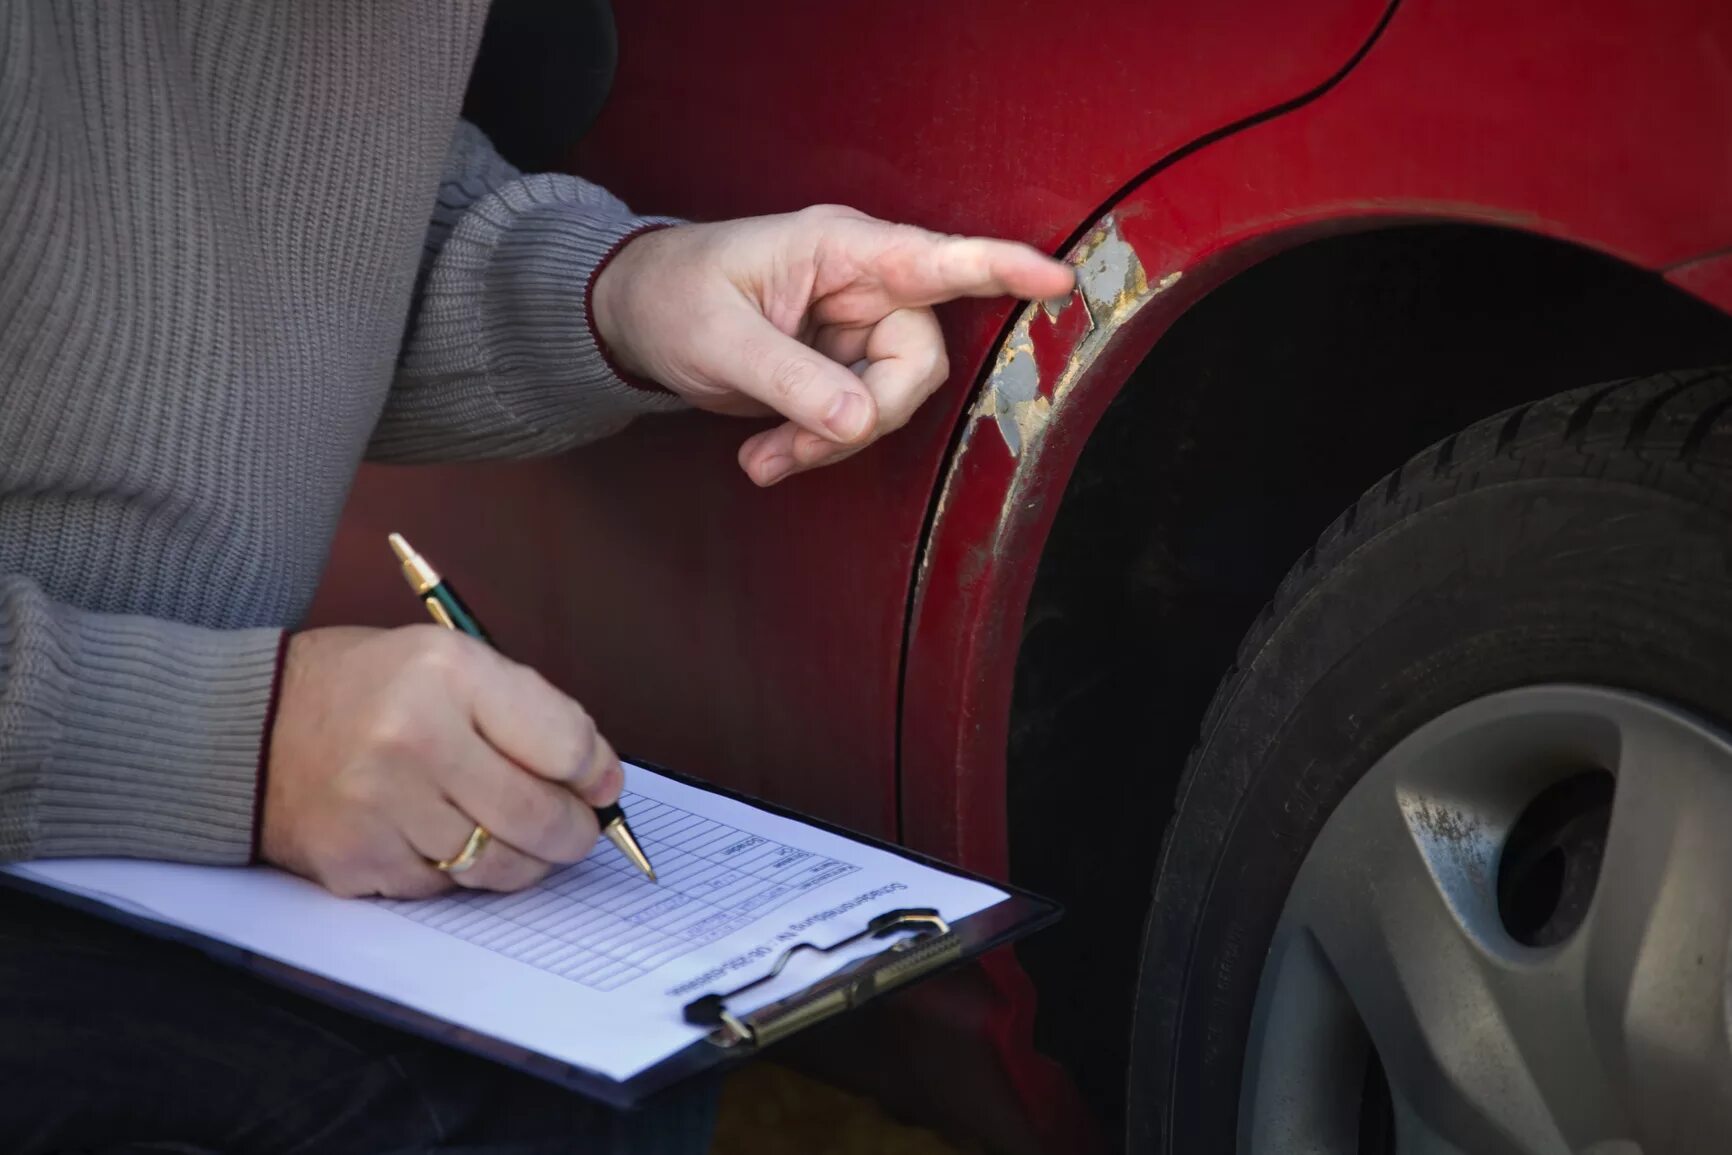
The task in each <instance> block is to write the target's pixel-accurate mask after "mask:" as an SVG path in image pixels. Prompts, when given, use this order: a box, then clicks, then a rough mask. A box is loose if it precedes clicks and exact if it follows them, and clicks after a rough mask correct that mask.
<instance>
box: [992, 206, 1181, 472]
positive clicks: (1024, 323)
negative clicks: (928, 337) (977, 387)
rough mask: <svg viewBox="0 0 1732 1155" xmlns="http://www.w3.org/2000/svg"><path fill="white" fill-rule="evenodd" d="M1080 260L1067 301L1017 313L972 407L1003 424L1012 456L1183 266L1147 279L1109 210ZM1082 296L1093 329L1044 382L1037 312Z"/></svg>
mask: <svg viewBox="0 0 1732 1155" xmlns="http://www.w3.org/2000/svg"><path fill="white" fill-rule="evenodd" d="M1069 261H1070V263H1071V264H1072V265H1074V266H1075V267H1076V271H1077V287H1076V291H1075V292H1074V293H1073V294H1071V297H1068V298H1066V299H1065V300H1063V301H1044V302H1040V303H1038V304H1030V305H1028V306H1026V307H1024V309H1023V310H1022V312H1021V313H1020V314H1019V315H1018V316H1017V319H1016V324H1015V325H1013V326H1012V327H1011V330H1010V336H1009V338H1008V339H1007V340H1006V341H1005V343H1004V345H1003V346H1002V347H1001V348H1000V349H999V352H998V361H997V363H996V364H995V365H994V366H993V368H992V372H991V373H990V374H988V376H987V379H986V389H985V390H984V392H982V394H981V397H980V401H979V403H978V404H977V405H976V406H975V408H974V414H973V415H974V417H976V418H977V419H979V418H988V417H990V418H991V419H992V420H993V421H994V422H995V423H996V424H997V426H998V431H999V434H1000V435H1001V436H1002V437H1003V438H1004V444H1005V447H1006V448H1007V449H1009V450H1010V453H1011V456H1013V457H1021V456H1022V455H1023V453H1024V452H1025V451H1026V450H1027V449H1028V448H1029V447H1030V446H1031V445H1033V444H1034V443H1035V442H1036V441H1037V440H1038V439H1039V437H1040V435H1041V433H1042V431H1043V430H1045V428H1046V424H1047V422H1048V421H1049V420H1051V418H1052V414H1053V411H1054V409H1055V408H1057V406H1058V405H1059V404H1060V403H1061V402H1063V400H1064V398H1065V395H1066V394H1067V393H1069V392H1070V390H1071V387H1072V386H1074V385H1075V384H1076V382H1077V380H1078V379H1079V378H1080V377H1081V376H1082V374H1083V371H1084V370H1086V369H1087V368H1088V367H1089V366H1090V365H1092V364H1093V363H1094V361H1095V359H1096V358H1097V357H1099V356H1100V353H1101V350H1102V349H1103V348H1104V347H1105V346H1106V344H1107V342H1108V341H1110V340H1111V339H1112V337H1113V335H1114V334H1115V333H1117V332H1118V330H1119V329H1120V328H1122V327H1123V326H1124V324H1125V322H1126V321H1128V320H1130V319H1131V317H1132V316H1134V315H1135V314H1136V312H1137V310H1138V309H1140V308H1142V307H1143V306H1144V305H1145V304H1147V303H1148V302H1149V301H1150V300H1151V299H1153V298H1154V297H1156V296H1158V295H1159V294H1161V293H1164V292H1166V291H1167V290H1168V289H1170V288H1172V287H1173V286H1174V285H1175V284H1177V283H1178V281H1179V276H1180V274H1178V273H1176V272H1174V273H1168V274H1167V275H1166V276H1164V277H1162V278H1160V279H1159V280H1157V281H1155V282H1154V283H1152V284H1151V283H1150V281H1149V278H1148V274H1147V273H1146V272H1145V271H1144V269H1143V262H1142V260H1141V259H1140V258H1139V257H1138V256H1137V252H1136V250H1135V249H1134V248H1132V247H1131V244H1130V242H1129V241H1127V240H1125V237H1124V234H1123V233H1121V232H1120V231H1119V225H1118V221H1117V220H1115V219H1114V218H1113V217H1112V216H1110V215H1109V216H1107V217H1105V218H1103V219H1102V221H1101V223H1100V224H1099V225H1098V226H1097V227H1096V228H1095V229H1094V231H1093V232H1091V233H1090V234H1089V235H1088V237H1087V238H1085V239H1084V240H1083V242H1082V243H1081V244H1079V245H1078V246H1077V247H1076V248H1075V249H1074V250H1073V251H1072V252H1071V254H1070V257H1069ZM1077 298H1080V300H1081V303H1082V307H1083V309H1084V310H1085V312H1086V314H1087V317H1088V329H1087V330H1086V331H1085V332H1084V333H1083V336H1082V337H1081V339H1079V340H1078V341H1077V343H1076V346H1075V347H1074V348H1073V349H1072V350H1071V352H1070V355H1069V356H1068V357H1067V358H1066V359H1065V364H1064V368H1063V369H1062V370H1060V372H1059V374H1058V376H1057V377H1056V378H1055V379H1054V380H1053V381H1052V382H1051V387H1050V388H1047V389H1042V388H1041V385H1042V382H1041V379H1040V369H1039V367H1038V366H1037V365H1036V363H1035V359H1034V338H1033V335H1032V326H1033V324H1034V319H1035V316H1036V314H1037V313H1040V312H1044V313H1045V314H1046V316H1047V318H1048V320H1049V321H1050V320H1052V319H1055V318H1057V317H1058V315H1059V314H1060V313H1062V312H1063V311H1064V310H1065V309H1066V308H1067V307H1068V306H1069V303H1070V301H1071V300H1072V299H1077Z"/></svg>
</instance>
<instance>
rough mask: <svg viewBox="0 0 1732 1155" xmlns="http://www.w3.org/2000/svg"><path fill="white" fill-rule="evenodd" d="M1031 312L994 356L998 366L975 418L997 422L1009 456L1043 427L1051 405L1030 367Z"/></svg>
mask: <svg viewBox="0 0 1732 1155" xmlns="http://www.w3.org/2000/svg"><path fill="white" fill-rule="evenodd" d="M1033 321H1034V310H1033V308H1032V307H1031V308H1027V309H1024V310H1023V312H1022V315H1021V316H1020V317H1018V318H1017V319H1016V324H1015V326H1014V327H1012V329H1011V331H1010V339H1009V340H1007V341H1006V342H1005V343H1004V347H1003V348H1001V349H1000V350H999V352H998V364H996V365H994V366H993V368H992V375H991V376H990V377H989V378H988V379H987V389H986V392H985V393H983V394H982V395H981V398H980V406H979V408H978V409H977V410H976V415H977V416H981V417H991V418H992V419H993V420H995V421H997V422H998V431H999V433H1000V434H1002V435H1003V437H1004V443H1005V444H1006V445H1007V446H1009V447H1010V452H1011V453H1012V455H1017V454H1020V453H1021V452H1022V447H1023V446H1024V445H1025V444H1026V443H1027V442H1028V440H1029V438H1030V437H1032V436H1033V435H1035V434H1036V433H1038V432H1039V431H1040V427H1041V426H1042V425H1045V424H1046V418H1047V414H1048V412H1049V411H1050V410H1051V408H1052V402H1050V401H1048V400H1047V399H1046V398H1045V397H1042V396H1041V395H1040V370H1039V368H1038V367H1037V366H1036V365H1035V363H1034V338H1033V337H1032V336H1030V335H1029V326H1030V324H1031V323H1033Z"/></svg>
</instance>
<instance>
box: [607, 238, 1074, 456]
mask: <svg viewBox="0 0 1732 1155" xmlns="http://www.w3.org/2000/svg"><path fill="white" fill-rule="evenodd" d="M1073 284H1074V277H1073V274H1072V272H1071V270H1070V267H1069V266H1067V265H1064V264H1062V263H1060V262H1058V261H1055V260H1053V259H1051V258H1050V257H1047V256H1045V255H1043V254H1041V253H1039V252H1037V251H1036V250H1034V249H1031V248H1029V247H1028V246H1026V245H1019V244H1012V243H1010V242H1007V241H994V240H984V239H980V238H972V237H947V236H940V235H938V234H936V233H930V232H927V231H925V230H924V229H918V228H914V227H912V226H909V225H893V224H888V223H886V222H884V221H879V220H874V219H873V218H871V217H868V216H866V215H865V214H863V213H859V212H855V211H854V210H853V209H847V208H837V207H833V206H823V207H818V208H811V209H806V210H805V211H804V212H799V213H793V214H790V215H787V216H777V217H756V218H752V219H749V220H740V221H729V222H726V223H723V224H713V225H683V226H679V227H676V228H671V229H664V230H660V231H657V232H651V233H646V234H644V235H643V236H640V237H637V238H635V239H634V240H631V241H629V242H627V243H626V245H625V247H624V248H622V249H621V250H620V251H619V254H618V256H616V257H615V258H614V260H613V261H612V262H611V263H609V264H608V265H607V267H606V268H604V269H603V270H602V273H601V276H600V277H599V278H597V280H596V284H595V289H594V293H593V295H592V298H591V304H592V307H593V309H594V311H595V323H596V329H597V331H598V333H599V335H600V337H601V339H602V340H603V341H604V342H606V343H607V345H608V347H609V349H610V350H611V351H612V352H613V354H614V357H615V358H616V360H618V361H619V362H620V364H621V367H622V368H624V369H625V370H626V371H628V372H630V373H634V374H636V375H638V376H643V377H649V378H652V379H653V380H656V381H659V382H660V383H662V384H663V385H665V386H667V387H668V388H669V389H671V390H673V391H674V392H675V393H678V394H680V395H681V396H683V397H685V398H686V399H687V400H688V401H690V402H691V403H692V404H694V405H696V406H697V407H698V408H700V409H709V410H711V411H713V412H717V413H731V414H737V415H742V416H745V415H754V414H763V413H767V412H770V411H772V410H773V411H774V412H777V413H780V414H781V415H783V416H784V417H786V418H788V421H787V423H786V424H783V425H779V426H777V427H776V428H774V429H770V430H766V431H765V432H762V433H759V434H757V435H755V436H753V437H751V438H749V439H747V441H746V442H745V444H744V445H742V446H741V447H740V467H741V468H742V469H744V470H745V471H746V473H747V475H748V476H749V477H751V479H752V480H753V481H755V482H757V483H758V484H759V485H772V484H774V483H775V482H777V481H780V480H781V479H782V478H784V477H786V476H788V475H789V474H791V473H794V472H796V471H798V470H802V469H811V468H813V467H814V466H818V465H825V464H828V463H830V462H833V461H839V460H841V459H842V458H844V457H847V456H849V455H850V454H852V453H855V452H858V451H859V450H860V449H861V448H863V447H864V446H866V445H868V444H870V443H871V442H872V441H874V440H876V439H877V438H879V437H882V436H884V435H885V434H886V433H890V432H892V431H894V430H896V429H900V428H901V427H902V426H903V425H904V424H906V423H907V421H908V418H909V417H910V416H911V415H912V414H913V413H914V410H915V409H916V408H918V407H919V405H920V403H921V402H922V401H924V400H926V398H927V397H929V396H930V395H931V394H932V391H933V390H935V389H937V388H938V386H939V385H940V384H941V383H942V382H943V381H944V379H945V377H946V375H947V374H948V373H949V365H948V363H947V361H946V359H945V354H944V337H943V334H942V333H940V331H939V328H938V321H937V319H936V318H935V317H934V316H933V313H932V309H931V307H930V306H932V305H934V304H937V303H939V302H941V301H948V300H950V299H952V298H955V297H999V296H1006V295H1009V296H1015V297H1022V298H1025V299H1029V300H1048V299H1051V298H1053V297H1058V296H1061V295H1063V294H1065V293H1068V292H1069V291H1070V290H1071V287H1072V285H1073Z"/></svg>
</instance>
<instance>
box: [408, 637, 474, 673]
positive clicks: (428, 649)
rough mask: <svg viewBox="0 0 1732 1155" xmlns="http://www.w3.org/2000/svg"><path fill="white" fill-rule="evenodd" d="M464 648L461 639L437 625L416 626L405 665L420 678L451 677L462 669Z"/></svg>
mask: <svg viewBox="0 0 1732 1155" xmlns="http://www.w3.org/2000/svg"><path fill="white" fill-rule="evenodd" d="M464 650H465V647H464V645H463V640H462V639H461V638H460V637H459V636H458V635H457V634H455V633H453V632H452V631H450V630H445V629H440V628H439V627H438V626H417V627H416V638H415V646H414V649H413V650H411V651H410V654H409V660H408V662H407V666H408V669H409V671H410V672H411V673H412V674H413V675H416V676H418V677H420V678H437V679H441V680H448V679H452V678H455V677H457V676H458V675H459V674H460V673H461V672H462V670H463V666H464V660H463V659H464V656H465V655H464Z"/></svg>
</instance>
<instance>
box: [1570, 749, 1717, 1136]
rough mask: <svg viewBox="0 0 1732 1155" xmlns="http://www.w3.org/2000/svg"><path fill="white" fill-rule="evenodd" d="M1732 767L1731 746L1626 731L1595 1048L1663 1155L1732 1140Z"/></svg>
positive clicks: (1597, 980) (1595, 985)
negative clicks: (1731, 1025)
mask: <svg viewBox="0 0 1732 1155" xmlns="http://www.w3.org/2000/svg"><path fill="white" fill-rule="evenodd" d="M1729 762H1732V758H1729V756H1728V751H1727V750H1726V749H1725V747H1724V746H1723V745H1722V744H1721V743H1719V742H1718V741H1716V740H1714V739H1712V738H1710V737H1708V736H1707V735H1704V734H1701V733H1699V732H1696V731H1694V730H1686V729H1683V728H1681V727H1675V726H1668V727H1665V728H1660V727H1655V726H1645V725H1626V726H1625V727H1624V728H1623V733H1622V744H1621V750H1620V757H1619V765H1618V772H1617V778H1618V784H1617V792H1616V795H1615V796H1614V801H1613V807H1612V823H1611V827H1610V829H1609V830H1608V832H1607V838H1606V850H1605V856H1604V860H1603V864H1602V866H1601V871H1600V882H1599V886H1598V887H1597V888H1596V892H1595V896H1594V904H1593V907H1592V909H1591V910H1590V913H1589V916H1588V922H1587V925H1586V926H1585V927H1584V928H1583V931H1584V933H1583V935H1582V936H1581V937H1582V938H1584V939H1585V940H1586V943H1585V946H1586V966H1585V980H1586V982H1585V990H1586V1006H1587V1007H1588V1008H1589V1018H1590V1024H1591V1029H1592V1037H1593V1042H1594V1045H1595V1047H1596V1048H1597V1049H1598V1050H1599V1052H1600V1053H1601V1054H1602V1055H1603V1056H1604V1057H1605V1061H1606V1064H1607V1066H1608V1067H1609V1068H1611V1069H1612V1070H1613V1071H1614V1072H1615V1075H1616V1077H1617V1079H1618V1081H1619V1082H1620V1083H1621V1085H1622V1087H1623V1096H1624V1098H1625V1109H1626V1110H1627V1111H1628V1112H1629V1113H1630V1115H1631V1116H1632V1117H1633V1118H1634V1120H1635V1126H1636V1133H1637V1134H1638V1135H1639V1136H1640V1137H1641V1139H1642V1140H1643V1142H1644V1144H1656V1145H1657V1146H1658V1147H1660V1148H1664V1147H1666V1146H1668V1139H1670V1140H1673V1141H1682V1142H1683V1143H1684V1145H1685V1146H1688V1145H1690V1144H1689V1142H1688V1141H1689V1140H1691V1139H1693V1138H1694V1139H1697V1140H1700V1139H1701V1138H1702V1137H1704V1136H1708V1135H1716V1134H1718V1135H1724V1134H1727V1133H1729V1131H1732V1095H1729V1093H1728V1092H1729V1091H1732V1056H1729V1055H1728V1048H1727V1022H1728V1020H1727V1013H1726V1012H1727V1005H1726V980H1727V963H1728V957H1727V943H1728V936H1729V934H1732V910H1729V909H1728V903H1727V883H1728V881H1732V836H1729V832H1728V830H1727V827H1726V818H1727V816H1728V815H1732V765H1729ZM1650 1149H1655V1148H1652V1147H1651V1148H1650Z"/></svg>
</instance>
